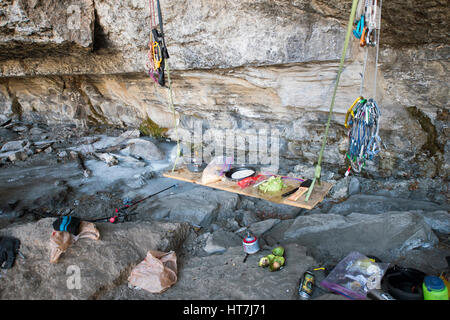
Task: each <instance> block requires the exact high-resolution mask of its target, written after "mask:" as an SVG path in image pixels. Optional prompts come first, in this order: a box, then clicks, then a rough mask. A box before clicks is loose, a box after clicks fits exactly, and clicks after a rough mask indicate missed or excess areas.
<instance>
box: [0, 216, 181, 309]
mask: <svg viewBox="0 0 450 320" xmlns="http://www.w3.org/2000/svg"><path fill="white" fill-rule="evenodd" d="M53 221H54V219H52V218H46V219H42V220H39V221H38V222H33V223H27V224H24V225H20V226H16V227H9V228H7V229H3V230H2V235H10V236H14V237H16V238H19V239H20V241H21V247H20V251H21V252H22V253H23V255H24V256H25V258H26V259H22V258H20V256H17V258H16V262H15V265H14V267H13V268H12V269H9V270H7V271H6V272H3V273H2V274H1V284H0V298H1V299H2V300H11V299H14V300H16V299H26V300H35V299H39V300H40V299H53V300H54V299H58V300H73V299H83V300H86V299H96V298H97V297H98V296H99V295H101V294H102V293H103V292H104V291H105V290H107V289H108V288H112V287H114V286H116V285H119V284H121V283H125V282H126V279H127V277H128V275H129V272H130V271H131V269H132V268H133V267H134V266H135V265H137V264H138V263H139V262H141V261H142V260H143V259H144V258H145V256H146V253H147V251H148V250H150V249H151V250H160V251H170V250H176V249H177V248H178V247H179V246H180V245H181V243H182V242H183V241H184V239H185V238H186V236H187V231H188V226H187V225H184V224H173V223H159V222H139V223H132V222H128V223H123V224H110V223H97V224H96V225H97V227H98V229H99V231H100V240H97V241H94V240H90V239H80V240H78V241H77V242H76V243H75V244H74V245H72V246H71V247H70V248H69V249H68V250H67V251H66V252H65V253H63V254H62V256H61V257H60V259H59V263H58V264H56V265H53V264H50V262H49V258H50V247H49V239H50V235H51V233H52V230H53V227H52V223H53ZM77 275H79V280H80V281H79V283H78V285H79V287H77V281H76V280H75V276H77Z"/></svg>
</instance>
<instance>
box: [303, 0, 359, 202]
mask: <svg viewBox="0 0 450 320" xmlns="http://www.w3.org/2000/svg"><path fill="white" fill-rule="evenodd" d="M357 5H358V0H353V3H352V10H351V12H350V18H349V20H348V27H347V34H346V36H345V43H344V48H343V49H342V56H341V61H340V63H339V70H338V74H337V78H336V84H335V85H334V91H333V96H332V98H331V105H330V112H329V114H328V122H327V126H326V129H325V134H324V136H323V139H322V147H321V149H320V153H319V159H318V161H317V165H316V169H315V173H314V179H313V181H312V183H311V186H310V187H309V189H308V193H307V194H306V198H305V201H308V200H309V198H310V196H311V193H312V191H313V189H314V185H315V183H316V181H318V184H319V185H320V173H321V171H322V167H321V164H322V157H323V151H324V150H325V145H326V144H327V137H328V130H329V128H330V124H331V116H332V115H333V107H334V101H335V99H336V92H337V88H338V85H339V79H340V77H341V73H342V69H343V67H344V61H345V55H346V54H347V48H348V43H349V41H350V35H351V34H352V29H353V21H354V18H355V13H356V7H357Z"/></svg>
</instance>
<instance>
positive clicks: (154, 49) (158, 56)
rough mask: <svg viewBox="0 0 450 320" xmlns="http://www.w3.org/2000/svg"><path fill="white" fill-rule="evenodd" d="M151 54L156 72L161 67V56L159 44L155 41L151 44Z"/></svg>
mask: <svg viewBox="0 0 450 320" xmlns="http://www.w3.org/2000/svg"><path fill="white" fill-rule="evenodd" d="M152 53H153V61H154V63H155V70H157V69H159V68H160V67H161V62H162V55H161V47H160V46H159V43H158V42H156V41H154V42H153V46H152Z"/></svg>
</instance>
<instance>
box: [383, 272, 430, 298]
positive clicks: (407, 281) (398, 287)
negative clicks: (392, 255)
mask: <svg viewBox="0 0 450 320" xmlns="http://www.w3.org/2000/svg"><path fill="white" fill-rule="evenodd" d="M425 276H426V274H425V273H424V272H422V271H420V270H417V269H413V268H403V267H400V266H397V265H394V266H393V267H391V268H389V269H388V270H387V271H386V273H385V274H384V277H383V279H382V281H381V286H382V288H383V290H384V291H386V292H388V293H389V294H390V295H391V296H393V297H394V298H396V299H398V300H423V291H422V283H423V279H424V278H425Z"/></svg>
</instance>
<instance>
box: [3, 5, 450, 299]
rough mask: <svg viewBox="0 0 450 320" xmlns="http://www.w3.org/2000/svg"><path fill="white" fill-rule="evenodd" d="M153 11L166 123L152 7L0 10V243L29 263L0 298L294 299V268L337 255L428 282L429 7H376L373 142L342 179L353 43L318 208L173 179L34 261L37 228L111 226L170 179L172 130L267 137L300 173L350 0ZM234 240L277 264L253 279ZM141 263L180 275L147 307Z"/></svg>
mask: <svg viewBox="0 0 450 320" xmlns="http://www.w3.org/2000/svg"><path fill="white" fill-rule="evenodd" d="M160 2H161V6H162V8H161V9H162V14H163V18H164V32H165V38H166V43H167V47H168V52H169V54H170V59H169V60H168V62H169V65H170V72H171V73H170V76H171V80H172V87H173V88H172V89H173V101H174V108H175V119H174V114H173V113H172V110H171V108H170V105H169V90H168V89H167V88H162V87H160V86H159V85H157V84H156V83H155V82H154V81H153V80H152V79H151V78H150V77H149V75H148V70H147V67H146V64H147V62H148V56H147V51H148V41H149V33H150V28H151V27H150V14H149V12H150V8H149V1H148V0H127V1H116V0H64V1H60V0H2V1H1V3H0V236H1V235H12V236H16V237H18V238H20V239H21V240H22V249H21V250H22V253H23V254H24V255H25V257H26V259H23V258H20V257H17V260H16V266H15V267H14V268H13V269H11V270H7V271H3V270H2V271H1V272H0V298H1V299H297V298H298V296H297V295H296V293H295V291H296V288H297V286H298V283H297V282H296V281H298V279H299V278H300V276H301V275H302V274H303V272H304V271H305V270H307V269H310V268H313V267H317V266H321V265H323V266H329V265H333V264H336V263H337V262H339V260H340V259H342V258H344V257H345V256H346V255H347V254H348V253H349V252H351V251H359V252H361V253H363V254H366V255H376V256H378V257H379V258H381V259H382V260H384V261H386V262H391V263H398V264H403V265H407V266H411V267H417V268H419V269H421V270H423V271H424V272H429V273H437V272H439V271H440V270H442V269H443V268H445V260H444V258H443V257H445V256H446V255H450V248H449V235H450V223H449V221H450V219H449V208H450V205H449V200H450V197H449V194H450V193H449V173H450V139H449V136H450V129H449V123H450V116H449V111H450V108H449V101H448V97H449V92H450V90H449V89H450V88H449V81H448V79H449V78H450V73H449V70H450V65H449V61H450V59H449V58H450V45H449V43H448V39H449V36H450V27H449V24H448V21H449V20H450V7H449V6H448V1H445V0H436V1H420V0H409V1H404V0H390V1H389V0H386V1H383V8H382V18H381V22H382V25H381V34H380V48H379V49H380V50H379V61H378V69H377V74H376V79H377V81H376V83H375V81H374V79H375V57H376V51H375V49H374V48H370V49H369V53H368V60H367V70H366V75H365V79H364V83H363V95H364V97H366V98H373V97H374V94H375V92H376V96H375V98H376V101H377V103H378V105H379V107H380V109H381V114H382V116H381V123H380V133H379V134H380V137H381V139H382V141H383V142H384V144H385V148H383V150H382V151H381V152H380V153H379V155H378V156H377V157H376V158H375V160H374V161H368V163H367V166H366V167H365V169H364V170H363V172H362V173H361V174H354V173H352V174H351V176H350V177H345V176H344V174H345V171H346V169H347V167H348V163H347V162H346V157H345V154H346V151H347V149H348V136H347V131H346V129H345V127H344V121H345V114H346V112H347V110H348V108H349V107H350V105H351V104H352V102H353V101H354V100H355V98H356V97H358V96H359V93H360V85H361V80H362V72H363V67H364V60H365V52H366V50H367V48H361V47H360V46H359V42H358V41H357V40H356V39H355V38H354V37H353V36H352V38H351V43H350V46H349V50H348V52H347V57H346V60H345V65H344V69H343V73H342V75H341V79H340V85H339V88H338V91H337V96H336V103H335V107H334V114H333V116H332V121H331V126H330V130H329V136H328V143H327V145H326V147H325V152H324V158H323V162H322V178H323V180H326V181H329V182H331V183H333V185H334V186H333V188H332V190H331V192H330V193H329V194H328V195H327V197H326V198H325V199H324V201H323V202H322V203H321V204H320V205H318V206H317V207H316V208H314V209H312V210H304V209H299V208H294V207H288V206H284V205H276V204H273V203H269V202H267V201H264V200H260V199H253V198H248V197H245V196H241V195H237V194H232V193H227V192H224V191H218V190H213V189H209V188H206V187H202V186H198V185H191V184H189V183H183V182H180V183H179V186H178V187H177V189H171V190H170V191H167V193H163V194H161V195H158V196H156V197H155V198H152V199H150V201H145V202H142V203H140V204H139V205H137V206H136V207H134V208H133V210H132V213H133V215H132V217H131V218H130V220H131V221H127V222H125V223H123V224H117V225H111V224H107V223H100V224H99V229H100V233H101V239H100V240H99V241H91V240H87V239H83V240H80V241H78V242H76V243H75V244H74V245H73V246H72V247H71V248H70V249H69V250H68V251H67V252H66V253H65V254H64V255H63V256H62V260H61V261H62V262H61V263H60V264H58V265H50V264H49V263H48V261H49V259H48V258H49V257H48V254H49V252H48V239H49V237H50V234H51V230H52V227H51V222H52V219H51V218H50V217H55V216H59V215H69V214H70V215H73V216H77V217H80V218H83V219H98V218H102V217H105V216H106V217H108V216H109V215H111V214H112V213H113V212H114V210H115V208H117V207H119V206H122V205H123V200H124V199H126V198H129V199H141V198H143V197H145V196H147V195H149V194H151V193H154V192H157V191H159V190H161V189H163V188H166V187H168V186H170V185H172V184H173V183H174V181H173V180H170V179H167V178H164V177H162V173H163V172H164V171H167V170H169V169H171V168H172V166H173V163H174V159H175V151H176V148H175V143H174V142H175V140H176V137H177V133H178V136H179V137H181V136H186V135H188V136H189V135H190V134H191V133H193V132H194V128H196V127H199V126H200V127H201V128H202V129H203V135H204V137H207V139H215V143H216V144H217V145H222V144H223V143H224V141H223V138H224V137H225V132H226V131H225V130H230V131H229V132H233V133H234V134H235V135H237V138H240V137H242V138H245V137H247V138H248V137H249V136H252V135H256V134H257V130H261V129H266V130H268V132H269V133H270V132H271V130H272V131H274V130H275V129H276V130H278V132H279V133H280V140H279V142H280V150H279V151H280V159H279V164H280V169H279V172H280V173H282V174H284V175H288V174H289V175H295V176H301V177H303V178H312V177H313V175H314V165H315V163H316V162H317V159H318V154H319V151H320V147H321V141H322V137H323V134H324V132H325V128H326V123H327V119H328V110H329V107H330V102H331V95H332V93H333V89H334V85H335V80H336V76H337V72H338V67H339V59H340V57H341V54H342V49H343V46H344V38H345V33H346V29H347V21H348V15H349V13H350V9H351V5H352V2H351V0H343V1H331V0H259V1H255V0H235V1H228V0H226V1H225V0H189V1H188V0H161V1H160ZM357 18H358V17H357ZM174 120H175V121H174ZM175 122H176V123H177V125H178V130H177V131H176V130H175V126H174V123H175ZM137 129H139V130H137ZM148 133H150V135H152V134H153V133H156V134H153V136H152V137H149V136H146V135H148ZM220 139H222V140H220ZM236 140H237V141H239V140H238V139H236ZM244 141H245V140H244ZM240 148H242V145H240V146H235V149H240ZM250 151H253V152H254V151H256V150H250ZM206 156H207V155H206ZM207 160H209V159H207ZM247 228H248V230H251V231H252V232H253V233H254V234H256V235H257V236H258V237H259V239H260V246H261V248H262V251H261V252H263V253H264V254H265V253H269V251H270V250H271V248H273V247H274V246H275V245H278V244H282V245H285V246H286V252H287V264H286V266H285V268H284V269H283V270H281V271H279V272H273V273H272V272H268V271H267V270H266V269H262V268H259V267H257V262H258V260H259V258H260V257H262V256H263V253H261V254H259V253H258V255H252V256H250V257H249V258H248V260H247V261H246V262H245V263H243V258H244V253H243V249H242V246H241V240H242V238H243V237H244V236H245V230H247ZM148 250H163V251H169V250H175V251H176V252H177V258H178V263H179V265H178V271H179V273H178V282H177V283H176V284H175V285H174V286H173V287H172V288H170V289H169V290H168V291H166V292H165V293H163V294H161V295H157V294H149V293H146V292H144V291H143V290H136V289H135V288H134V289H133V288H130V287H129V286H128V285H127V277H128V275H129V273H130V271H131V269H132V268H133V267H134V266H135V265H136V264H138V263H139V262H140V261H142V259H144V257H145V255H146V253H147V251H148ZM414 261H417V263H419V264H420V266H415V265H414ZM71 265H77V266H78V267H79V268H80V270H81V274H82V283H81V285H82V289H81V290H70V289H68V288H67V286H66V280H67V275H66V271H67V268H68V267H69V266H71ZM319 280H320V279H319ZM199 283H200V285H199ZM277 285H278V289H273V288H274V287H276V286H277ZM218 288H220V290H219V289H218ZM324 293H326V292H325V291H323V290H317V292H316V293H315V295H314V298H320V295H322V294H324ZM332 297H333V296H332ZM335 298H336V297H335Z"/></svg>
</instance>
